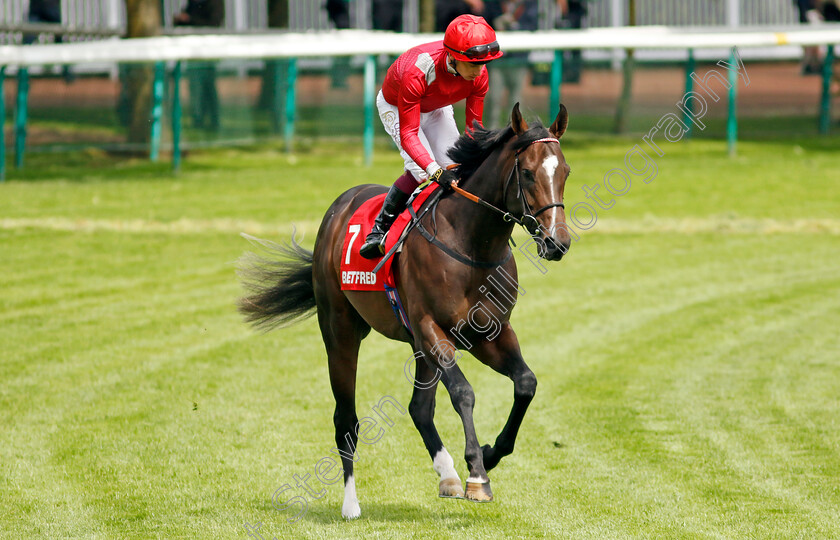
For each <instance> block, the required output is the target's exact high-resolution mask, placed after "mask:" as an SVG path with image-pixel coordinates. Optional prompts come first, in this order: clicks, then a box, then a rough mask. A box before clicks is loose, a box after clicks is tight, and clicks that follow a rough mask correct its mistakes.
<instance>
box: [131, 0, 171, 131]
mask: <svg viewBox="0 0 840 540" xmlns="http://www.w3.org/2000/svg"><path fill="white" fill-rule="evenodd" d="M160 4H161V3H160V0H125V14H126V23H127V34H126V37H128V38H139V37H150V36H157V35H160V33H161V26H162V25H161V13H160ZM154 79H155V74H154V66H152V65H151V64H140V65H137V64H135V65H127V66H125V70H124V73H123V88H122V92H123V96H124V97H123V99H124V100H125V103H124V104H123V106H124V107H125V111H124V113H125V115H126V116H125V120H126V123H127V125H128V142H129V143H141V144H143V143H148V142H149V137H150V129H149V117H150V115H151V107H152V85H153V83H154Z"/></svg>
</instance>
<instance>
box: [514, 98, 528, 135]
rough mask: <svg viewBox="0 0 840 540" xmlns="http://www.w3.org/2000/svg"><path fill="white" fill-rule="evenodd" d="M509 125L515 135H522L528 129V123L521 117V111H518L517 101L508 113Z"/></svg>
mask: <svg viewBox="0 0 840 540" xmlns="http://www.w3.org/2000/svg"><path fill="white" fill-rule="evenodd" d="M510 127H512V128H513V132H514V133H516V134H517V135H522V134H523V133H525V132H526V131H528V124H527V123H525V120H523V119H522V113H521V112H519V102H516V105H514V106H513V112H511V113H510Z"/></svg>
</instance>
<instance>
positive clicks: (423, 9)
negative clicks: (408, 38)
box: [420, 0, 435, 32]
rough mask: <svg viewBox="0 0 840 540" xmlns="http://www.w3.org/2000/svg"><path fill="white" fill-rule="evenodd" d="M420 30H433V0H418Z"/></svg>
mask: <svg viewBox="0 0 840 540" xmlns="http://www.w3.org/2000/svg"><path fill="white" fill-rule="evenodd" d="M420 31H421V32H434V31H435V0H420Z"/></svg>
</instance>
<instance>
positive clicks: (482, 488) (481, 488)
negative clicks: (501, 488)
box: [466, 481, 493, 502]
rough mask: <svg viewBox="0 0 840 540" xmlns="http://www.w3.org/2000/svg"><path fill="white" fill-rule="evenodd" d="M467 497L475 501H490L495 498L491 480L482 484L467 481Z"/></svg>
mask: <svg viewBox="0 0 840 540" xmlns="http://www.w3.org/2000/svg"><path fill="white" fill-rule="evenodd" d="M466 497H467V499H469V500H471V501H473V502H490V501H492V500H493V490H492V489H490V482H486V483H484V484H480V483H478V482H470V481H467V495H466Z"/></svg>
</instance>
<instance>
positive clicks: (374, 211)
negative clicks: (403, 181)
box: [340, 182, 440, 291]
mask: <svg viewBox="0 0 840 540" xmlns="http://www.w3.org/2000/svg"><path fill="white" fill-rule="evenodd" d="M439 188H440V186H438V184H437V183H435V182H431V183H429V184H428V185H426V186H421V187H419V188H417V189H416V190H415V191H414V193H412V195H411V198H409V199H408V203H407V204H406V210H404V211H403V212H402V213H401V214H400V215H399V216H398V217H397V219H396V220H395V221H394V224H393V225H391V228H390V229H389V230H388V234H387V235H386V236H385V251H386V252H390V251H391V249H392V248H393V247H394V246H395V245H397V243H398V242H400V241H401V240H402V239H403V233H404V232H405V231H406V228H408V227H409V225H410V224H411V222H412V220H413V219H414V218H413V217H412V214H414V215H415V216H416V212H417V211H419V210H420V208H421V207H422V206H423V204H424V203H425V202H426V201H427V200H428V199H429V197H430V196H431V195H432V194H433V193H434V192H435V191H436V190H437V189H439ZM384 200H385V193H383V194H381V195H377V196H376V197H373V198H371V199H368V200H367V201H365V202H364V203H363V204H362V205H361V206H360V207H359V208H358V209H357V210H356V211H355V212H354V213H353V216H352V217H351V218H350V220H349V221H348V222H347V230H346V232H345V235H344V244H343V245H342V248H341V268H340V270H341V290H343V291H386V290H387V289H388V288H391V289H396V287H397V280H398V276H397V275H396V273H395V271H394V266H393V263H394V260H395V259H396V257H390V258H388V259H387V260H385V261H384V262H383V261H382V259H365V258H364V257H362V256H361V255H359V247H360V246H361V245H362V242H363V241H364V239H365V237H366V236H367V235H368V233H369V232H370V230H371V228H372V227H373V222H374V220H375V219H376V216H377V215H378V214H379V210H380V209H381V208H382V201H384ZM380 263H382V267H381V268H380V269H379V271H378V272H374V269H375V268H376V267H377V265H379V264H380Z"/></svg>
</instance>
